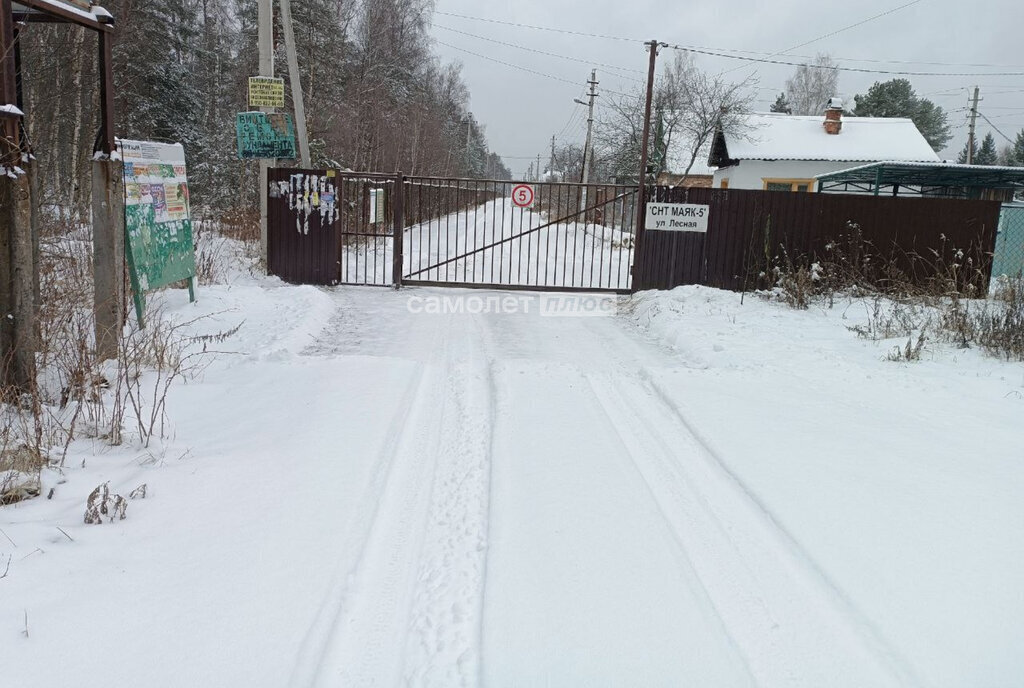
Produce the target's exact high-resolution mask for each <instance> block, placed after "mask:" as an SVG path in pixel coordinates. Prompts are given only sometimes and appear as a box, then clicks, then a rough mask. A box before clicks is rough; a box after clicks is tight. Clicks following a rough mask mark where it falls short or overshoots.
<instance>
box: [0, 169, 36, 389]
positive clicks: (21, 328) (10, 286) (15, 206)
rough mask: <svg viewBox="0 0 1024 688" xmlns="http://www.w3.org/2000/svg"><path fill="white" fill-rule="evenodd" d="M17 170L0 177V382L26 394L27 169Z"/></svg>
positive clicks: (29, 300)
mask: <svg viewBox="0 0 1024 688" xmlns="http://www.w3.org/2000/svg"><path fill="white" fill-rule="evenodd" d="M21 169H22V170H23V172H22V173H20V174H16V175H14V176H13V177H11V176H7V175H4V176H2V177H0V313H2V314H3V318H0V382H2V384H3V386H4V387H13V388H15V389H18V390H20V391H25V392H27V391H30V390H31V389H32V387H33V385H34V384H35V371H36V366H35V352H36V322H35V305H34V304H35V299H34V292H35V260H34V251H33V247H32V216H33V208H32V192H31V187H32V177H31V176H32V165H31V163H29V162H24V163H22V167H21Z"/></svg>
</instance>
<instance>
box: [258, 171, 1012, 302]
mask: <svg viewBox="0 0 1024 688" xmlns="http://www.w3.org/2000/svg"><path fill="white" fill-rule="evenodd" d="M268 179H269V185H268V190H267V193H268V204H269V205H268V224H269V227H268V267H269V271H270V273H271V274H274V275H278V276H280V277H281V278H282V279H284V280H286V281H289V282H296V283H305V284H360V285H381V286H383V285H392V284H394V285H400V284H402V283H405V284H421V285H442V286H467V287H495V288H509V289H540V290H608V291H620V292H621V291H628V290H633V291H635V290H639V289H669V288H672V287H675V286H679V285H682V284H705V285H708V286H712V287H718V288H722V289H732V290H741V289H747V288H753V287H760V286H767V285H768V284H770V280H771V269H772V267H773V266H774V265H777V264H778V263H779V261H780V260H790V261H794V262H795V261H800V260H804V261H807V260H813V259H815V258H816V257H821V256H824V255H825V254H826V253H827V247H828V246H830V245H835V244H836V243H837V242H841V241H844V240H846V239H850V238H853V237H856V238H857V240H858V241H859V242H861V244H862V245H863V246H869V247H873V250H874V252H875V257H876V259H877V258H881V259H883V260H890V261H896V262H897V263H900V266H901V267H903V268H905V270H906V271H907V272H908V274H911V275H912V276H914V277H918V278H924V277H927V275H924V274H920V270H921V269H922V268H921V264H915V263H914V261H913V260H912V257H913V256H925V257H930V256H937V257H939V258H941V257H948V256H950V255H951V254H955V252H957V251H964V252H969V253H970V255H971V256H976V261H975V263H974V267H975V268H976V272H977V273H978V274H980V275H984V276H985V277H986V278H987V275H988V271H989V268H990V266H991V257H992V251H993V246H994V242H995V235H996V228H997V225H998V221H999V209H1000V204H999V203H998V202H996V201H977V200H954V199H936V198H891V197H875V196H855V195H839V194H806V193H791V192H781V191H779V192H772V191H744V190H735V189H706V188H688V189H687V188H669V187H652V188H651V189H650V191H649V193H648V198H649V199H650V200H651V201H655V202H672V203H700V204H707V205H709V206H710V218H709V225H708V231H707V233H696V232H676V231H657V230H648V231H646V232H644V234H643V235H642V238H641V239H640V246H639V255H638V256H636V260H634V257H635V256H634V253H635V252H636V250H637V249H636V248H635V247H634V243H635V237H634V233H633V229H634V227H635V212H636V208H635V204H636V187H635V186H626V185H611V184H607V185H601V184H592V185H588V186H583V185H580V184H571V183H557V182H533V183H531V186H532V188H533V191H534V196H535V201H534V203H533V204H532V206H531V207H529V208H519V207H516V206H515V204H514V203H512V199H511V190H512V188H513V186H514V183H513V182H509V181H502V180H468V179H441V178H433V177H408V178H407V177H403V176H402V175H384V174H374V173H357V172H342V171H338V170H302V169H271V170H270V171H269V177H268ZM396 230H397V231H396ZM935 262H941V261H935ZM925 263H927V261H925ZM915 271H917V274H915Z"/></svg>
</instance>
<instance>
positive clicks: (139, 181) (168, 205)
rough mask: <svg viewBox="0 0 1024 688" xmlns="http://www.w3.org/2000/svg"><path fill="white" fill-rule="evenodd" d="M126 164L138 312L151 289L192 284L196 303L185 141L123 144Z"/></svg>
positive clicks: (128, 235)
mask: <svg viewBox="0 0 1024 688" xmlns="http://www.w3.org/2000/svg"><path fill="white" fill-rule="evenodd" d="M118 147H119V149H120V151H121V159H122V160H123V161H124V230H125V253H126V254H127V258H128V273H129V277H130V279H131V285H132V294H133V296H134V299H135V313H136V315H137V316H138V318H139V323H143V311H144V309H145V303H146V302H145V294H146V292H147V291H151V290H153V289H159V288H160V287H163V286H166V285H168V284H172V283H173V282H179V281H181V280H188V290H189V299H190V300H192V301H194V300H195V275H196V257H195V245H194V243H193V240H192V218H191V215H190V213H189V196H188V175H187V173H186V169H185V149H184V148H183V147H182V145H181V144H179V143H174V144H169V143H156V142H153V141H127V140H121V141H119V142H118Z"/></svg>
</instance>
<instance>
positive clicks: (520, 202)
mask: <svg viewBox="0 0 1024 688" xmlns="http://www.w3.org/2000/svg"><path fill="white" fill-rule="evenodd" d="M533 199H534V193H533V186H532V185H531V184H516V185H515V186H513V187H512V205H514V206H515V207H517V208H532V207H533Z"/></svg>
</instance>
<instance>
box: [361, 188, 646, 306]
mask: <svg viewBox="0 0 1024 688" xmlns="http://www.w3.org/2000/svg"><path fill="white" fill-rule="evenodd" d="M552 212H554V211H552ZM552 212H548V211H540V210H536V211H534V210H526V209H522V208H517V207H515V206H514V205H513V204H512V201H511V200H510V199H508V198H504V197H503V198H497V199H495V200H493V201H488V202H486V203H483V204H481V205H479V206H476V207H470V208H468V209H466V210H462V211H459V212H454V213H450V214H448V215H443V216H441V217H439V218H435V219H432V220H429V221H426V222H422V223H419V224H416V225H413V226H411V227H408V228H406V230H405V232H404V258H405V262H404V275H405V276H407V277H410V278H411V279H416V280H424V281H445V282H459V283H463V284H501V285H517V286H534V287H538V286H557V287H592V288H600V289H628V288H629V285H630V272H629V268H630V265H632V261H633V249H632V247H633V238H632V234H629V233H626V232H623V231H622V230H621V228H616V227H606V226H603V225H597V224H593V223H584V222H577V221H575V220H576V219H577V218H573V220H572V221H567V222H554V220H556V219H558V218H557V217H551V214H552ZM607 212H608V215H609V216H615V217H619V216H620V215H621V213H614V212H612V211H611V210H608V211H607ZM549 223H553V224H549ZM391 268H392V242H391V238H390V237H388V236H383V235H382V236H379V237H362V238H359V239H353V240H352V243H351V244H349V245H348V246H347V250H345V251H344V252H343V253H342V264H341V280H342V282H345V283H371V284H390V283H391Z"/></svg>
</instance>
